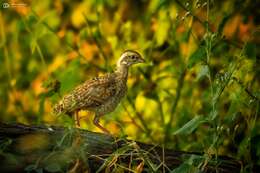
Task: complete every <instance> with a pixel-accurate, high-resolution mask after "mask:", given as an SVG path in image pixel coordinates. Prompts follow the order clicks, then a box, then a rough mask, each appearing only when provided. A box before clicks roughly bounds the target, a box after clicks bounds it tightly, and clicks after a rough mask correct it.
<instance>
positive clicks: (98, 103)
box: [53, 50, 144, 133]
mask: <svg viewBox="0 0 260 173" xmlns="http://www.w3.org/2000/svg"><path fill="white" fill-rule="evenodd" d="M141 62H144V60H143V59H142V58H141V55H140V54H139V53H137V52H135V51H130V50H128V51H125V52H124V53H123V54H122V55H121V57H120V59H119V60H118V62H117V70H116V71H115V72H114V73H111V74H106V75H104V76H99V77H95V78H93V79H92V80H88V81H86V82H84V83H83V84H81V85H79V86H77V87H76V88H75V89H73V90H72V91H71V92H70V93H68V94H67V95H65V96H64V97H63V98H62V99H61V101H60V102H59V103H58V104H56V105H55V106H54V108H53V111H54V113H55V114H62V113H65V114H73V113H76V114H77V112H78V111H79V110H90V111H93V112H95V118H94V124H95V125H96V126H97V127H99V128H100V129H101V130H103V131H104V132H107V133H108V131H107V130H106V129H105V128H104V127H102V126H101V125H100V124H99V117H100V116H102V115H104V114H107V113H109V112H112V111H114V110H115V108H116V107H117V105H118V104H119V102H120V101H121V99H122V98H123V97H124V96H125V94H126V92H127V85H126V82H127V76H128V68H129V67H130V66H131V65H133V64H136V63H141Z"/></svg>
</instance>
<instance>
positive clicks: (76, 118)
mask: <svg viewBox="0 0 260 173" xmlns="http://www.w3.org/2000/svg"><path fill="white" fill-rule="evenodd" d="M74 119H75V121H76V127H80V122H79V111H78V110H76V112H75V113H74Z"/></svg>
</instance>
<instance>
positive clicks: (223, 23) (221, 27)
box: [218, 15, 230, 35]
mask: <svg viewBox="0 0 260 173" xmlns="http://www.w3.org/2000/svg"><path fill="white" fill-rule="evenodd" d="M229 18H230V15H225V16H224V17H223V19H222V20H221V22H220V24H219V25H218V34H219V35H221V34H222V33H223V29H224V26H225V24H226V23H227V21H228V19H229Z"/></svg>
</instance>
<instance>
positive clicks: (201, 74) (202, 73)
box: [196, 65, 209, 80]
mask: <svg viewBox="0 0 260 173" xmlns="http://www.w3.org/2000/svg"><path fill="white" fill-rule="evenodd" d="M205 76H206V77H209V67H208V66H207V65H202V66H201V67H200V71H199V73H198V75H197V78H196V79H197V80H200V79H201V78H203V77H205Z"/></svg>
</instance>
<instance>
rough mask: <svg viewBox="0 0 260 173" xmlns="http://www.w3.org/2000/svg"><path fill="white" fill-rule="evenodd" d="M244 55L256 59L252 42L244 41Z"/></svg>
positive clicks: (254, 46)
mask: <svg viewBox="0 0 260 173" xmlns="http://www.w3.org/2000/svg"><path fill="white" fill-rule="evenodd" d="M245 55H246V56H247V57H248V58H250V59H256V45H255V44H254V43H246V45H245Z"/></svg>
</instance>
